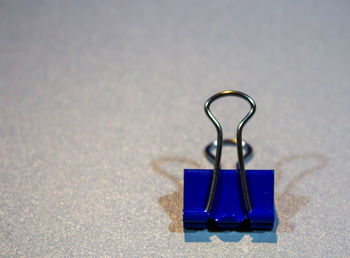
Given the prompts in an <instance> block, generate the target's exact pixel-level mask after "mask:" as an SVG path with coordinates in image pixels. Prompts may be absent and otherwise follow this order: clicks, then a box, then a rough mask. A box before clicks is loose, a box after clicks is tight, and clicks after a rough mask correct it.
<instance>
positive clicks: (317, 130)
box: [0, 1, 350, 257]
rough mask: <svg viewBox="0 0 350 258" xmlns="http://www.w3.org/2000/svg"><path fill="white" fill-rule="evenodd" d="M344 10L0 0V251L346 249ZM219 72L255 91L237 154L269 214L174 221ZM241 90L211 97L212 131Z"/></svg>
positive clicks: (197, 157)
mask: <svg viewBox="0 0 350 258" xmlns="http://www.w3.org/2000/svg"><path fill="white" fill-rule="evenodd" d="M349 12H350V4H349V1H289V2H287V1H285V2H283V1H256V2H250V1H248V2H245V3H242V2H241V1H237V2H229V1H219V2H218V1H208V2H203V1H144V2H135V1H124V2H117V1H102V2H101V1H96V2H92V1H42V2H34V1H1V3H0V109H1V111H0V176H1V178H0V205H1V209H0V222H1V223H0V225H1V229H0V255H1V256H12V255H26V256H47V255H55V256H56V255H60V256H63V255H68V256H73V255H74V256H80V255H82V256H88V255H117V256H119V255H120V256H131V255H132V256H153V255H157V256H158V255H159V256H230V257H234V256H235V257H238V256H243V255H246V256H256V255H258V256H294V257H296V256H299V257H300V256H305V257H309V256H349V251H350V249H349V239H350V234H349V230H348V229H349V227H350V220H349V214H350V207H349V200H350V193H349V178H350V176H349V166H350V162H349V155H350V150H349V140H350V136H349V131H350V122H349V115H350V104H349V100H350V85H349V84H350V71H349V67H350V59H349V57H350V51H349V50H350V47H349V46H350V29H349V28H350V26H349V22H350V16H349ZM224 89H236V90H241V91H243V92H246V93H247V94H249V95H251V96H252V97H253V98H254V99H255V100H256V102H257V106H258V110H257V113H256V115H255V117H254V118H253V120H252V121H250V122H249V123H248V125H247V127H246V128H245V131H244V138H245V139H247V140H248V141H249V142H250V143H251V144H252V145H253V146H254V148H255V157H254V158H253V159H252V160H251V162H250V163H249V164H248V165H247V167H248V168H260V169H264V168H266V169H268V168H274V169H275V170H276V186H275V192H276V207H277V212H278V217H279V225H278V227H277V229H276V228H275V229H274V230H273V231H272V232H268V233H257V232H253V233H239V232H222V233H215V232H207V231H201V232H183V230H182V226H181V216H180V214H181V209H182V207H181V199H182V196H181V187H182V186H181V182H182V173H183V172H182V170H183V168H185V167H187V168H195V167H198V166H202V167H205V168H211V165H210V164H209V163H208V162H207V161H206V160H205V158H204V156H203V153H202V149H203V147H204V145H206V144H207V142H209V141H211V140H212V139H214V138H215V129H214V127H213V126H212V125H211V123H210V121H209V120H208V119H207V118H206V117H205V114H204V112H203V107H202V106H203V103H204V101H205V100H206V99H207V98H208V97H209V96H211V95H212V94H214V93H216V92H218V91H221V90H224ZM241 103H243V102H242V101H241V100H238V99H228V100H226V99H225V100H223V101H222V103H218V104H215V106H214V112H216V113H215V114H218V117H219V119H220V121H226V122H223V124H224V133H226V134H225V136H226V137H232V136H233V130H234V126H235V124H236V123H237V121H238V120H239V119H240V118H241V117H242V115H243V114H245V112H246V111H247V110H248V106H245V105H246V104H244V105H243V106H242V105H241ZM233 153H234V151H233V150H232V149H229V148H227V149H225V151H224V164H225V166H226V167H229V166H232V163H233V161H232V155H233ZM235 159H236V158H235Z"/></svg>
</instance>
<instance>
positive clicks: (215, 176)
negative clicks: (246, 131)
mask: <svg viewBox="0 0 350 258" xmlns="http://www.w3.org/2000/svg"><path fill="white" fill-rule="evenodd" d="M225 96H236V97H240V98H242V99H245V100H246V101H248V102H249V104H250V110H249V112H248V114H247V115H246V116H245V117H244V118H243V119H242V121H241V122H240V123H239V124H238V126H237V131H236V142H237V154H238V166H237V170H239V172H240V174H241V181H242V189H243V196H244V201H245V205H246V208H247V211H248V212H250V211H251V210H252V207H251V204H250V199H249V193H248V187H247V180H246V177H245V166H244V155H243V143H242V130H243V127H244V125H245V124H246V122H248V120H249V119H250V118H251V117H252V116H253V115H254V113H255V110H256V104H255V101H254V100H253V99H252V98H251V97H249V96H248V95H247V94H245V93H243V92H239V91H234V90H230V91H222V92H219V93H217V94H215V95H214V96H212V97H210V98H209V99H208V100H207V101H206V102H205V104H204V111H205V113H206V115H207V116H208V118H209V119H210V120H211V121H212V122H213V124H214V126H215V128H216V131H217V148H216V155H215V161H214V171H213V180H212V183H211V187H210V193H209V198H208V202H207V206H206V208H205V211H206V212H209V211H210V209H211V207H212V205H213V200H214V195H215V190H216V183H217V180H218V175H219V170H220V162H221V153H222V144H223V133H222V127H221V125H220V123H219V121H218V120H217V119H216V117H215V116H214V115H213V113H211V111H210V105H211V103H212V102H213V101H215V100H217V99H219V98H222V97H225Z"/></svg>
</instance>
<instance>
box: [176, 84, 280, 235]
mask: <svg viewBox="0 0 350 258" xmlns="http://www.w3.org/2000/svg"><path fill="white" fill-rule="evenodd" d="M225 96H237V97H240V98H242V99H245V100H246V101H248V102H249V104H250V107H251V109H250V111H249V112H248V114H247V115H246V116H245V117H244V118H243V120H242V121H241V122H240V123H239V125H238V127H237V131H236V139H225V140H223V132H222V127H221V125H220V123H219V122H218V120H217V119H216V118H215V117H214V115H213V114H212V113H211V111H210V105H211V103H212V102H213V101H215V100H217V99H219V98H221V97H225ZM255 110H256V104H255V102H254V100H253V99H252V98H251V97H249V96H248V95H246V94H244V93H242V92H239V91H223V92H220V93H217V94H216V95H214V96H212V97H211V98H209V99H208V100H207V101H206V103H205V105H204V111H205V113H206V114H207V116H208V117H209V119H210V120H211V121H212V122H213V124H214V126H215V128H216V130H217V140H216V141H213V142H212V143H210V144H209V145H208V146H207V147H206V149H205V151H206V154H207V157H208V158H209V159H210V160H212V161H214V169H213V170H209V169H185V170H184V209H183V225H184V228H192V229H204V228H207V227H208V226H209V225H211V226H212V225H214V227H218V228H222V229H237V228H242V227H243V228H244V229H248V230H253V229H260V230H271V229H272V228H273V224H274V219H275V212H274V171H273V170H256V169H254V170H250V169H249V170H246V169H245V164H244V162H245V159H247V158H249V156H250V155H251V154H252V147H251V146H250V145H249V144H248V143H246V142H244V141H243V140H242V129H243V127H244V125H245V124H246V122H247V121H248V120H249V119H250V118H251V117H252V116H253V115H254V113H255ZM223 145H236V146H237V154H238V162H237V165H236V169H221V168H220V161H221V153H222V147H223ZM214 148H216V155H215V156H214V155H213V154H212V153H211V150H212V149H214ZM243 149H244V150H245V154H243Z"/></svg>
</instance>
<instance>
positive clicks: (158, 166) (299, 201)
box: [151, 153, 328, 243]
mask: <svg viewBox="0 0 350 258" xmlns="http://www.w3.org/2000/svg"><path fill="white" fill-rule="evenodd" d="M310 159H311V160H315V161H316V162H317V164H316V165H315V166H313V167H312V168H309V169H306V170H304V171H302V172H301V173H299V174H297V175H295V176H294V177H293V178H292V179H291V180H290V182H288V184H287V185H286V186H285V187H284V190H283V191H282V192H275V211H276V220H275V224H274V227H273V229H272V230H271V231H256V230H254V231H249V230H247V228H245V227H244V226H243V227H241V228H239V229H236V230H222V229H218V228H215V227H214V226H212V225H208V229H205V230H187V229H185V230H184V228H183V224H182V208H183V183H182V181H180V180H178V179H177V178H176V177H175V176H174V175H173V174H172V173H171V172H170V171H168V170H167V169H165V168H163V166H164V164H168V165H169V163H176V164H178V165H181V168H180V169H179V170H176V171H181V172H183V168H185V167H186V166H188V167H190V168H196V169H201V168H202V166H201V165H200V164H199V163H198V162H196V161H194V160H190V159H186V158H183V157H161V158H159V159H156V160H154V161H153V162H152V163H151V166H152V169H153V170H154V171H155V172H156V173H158V174H160V175H162V176H164V177H166V178H168V179H169V180H170V181H172V182H173V183H174V184H175V185H176V188H177V190H176V191H175V192H173V193H171V194H168V195H165V196H161V197H159V198H158V203H159V205H160V206H161V207H162V208H163V209H164V211H165V212H166V213H167V215H168V217H169V218H170V219H171V223H170V224H169V226H168V229H169V231H170V232H173V233H184V235H185V236H184V237H185V241H186V242H211V240H210V238H211V237H213V236H214V235H215V236H217V237H218V238H219V239H220V240H222V241H224V242H238V241H240V240H241V239H242V238H243V237H244V236H245V235H248V236H250V237H251V238H252V242H257V243H259V242H262V243H276V242H277V234H276V233H280V232H286V233H288V232H292V231H293V230H294V225H293V224H292V223H291V220H292V219H293V217H294V216H295V215H296V214H297V213H298V212H299V211H300V210H302V209H303V208H304V207H305V206H306V205H307V204H308V203H309V197H307V196H299V195H295V194H293V193H292V191H293V190H294V189H295V187H296V186H297V185H298V183H299V182H300V181H301V180H303V179H305V178H306V177H308V176H309V175H311V174H312V173H314V172H316V171H319V170H321V169H323V168H325V167H326V166H327V164H328V159H327V158H326V157H325V156H323V155H320V154H310V153H306V154H300V155H293V156H289V157H286V158H283V159H281V160H280V161H278V162H277V163H276V165H275V168H274V169H275V184H276V185H279V184H280V183H281V181H282V177H283V173H284V172H283V167H284V166H285V165H287V164H288V163H292V162H296V161H304V160H310Z"/></svg>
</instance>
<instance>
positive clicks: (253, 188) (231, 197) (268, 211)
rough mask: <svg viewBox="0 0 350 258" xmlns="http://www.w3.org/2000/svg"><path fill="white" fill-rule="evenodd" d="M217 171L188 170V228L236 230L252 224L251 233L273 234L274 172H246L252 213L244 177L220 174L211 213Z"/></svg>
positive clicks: (185, 215)
mask: <svg viewBox="0 0 350 258" xmlns="http://www.w3.org/2000/svg"><path fill="white" fill-rule="evenodd" d="M212 177H213V170H209V169H185V170H184V209H183V223H184V227H185V228H192V229H204V228H207V227H208V223H209V222H210V223H214V224H215V226H216V227H218V228H222V229H236V228H239V227H241V225H242V223H244V222H245V221H247V220H249V221H250V223H249V228H250V229H260V230H270V229H272V228H273V224H274V218H275V212H274V171H273V170H246V180H247V186H248V192H249V197H250V201H251V205H252V210H251V212H249V213H248V211H247V210H246V207H245V202H244V196H243V191H242V185H241V178H240V174H239V173H238V172H237V170H220V171H219V175H218V181H217V185H216V191H215V196H214V201H213V205H212V208H211V210H210V212H209V213H208V212H206V211H205V206H206V202H207V200H208V196H209V192H210V185H211V180H212Z"/></svg>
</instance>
